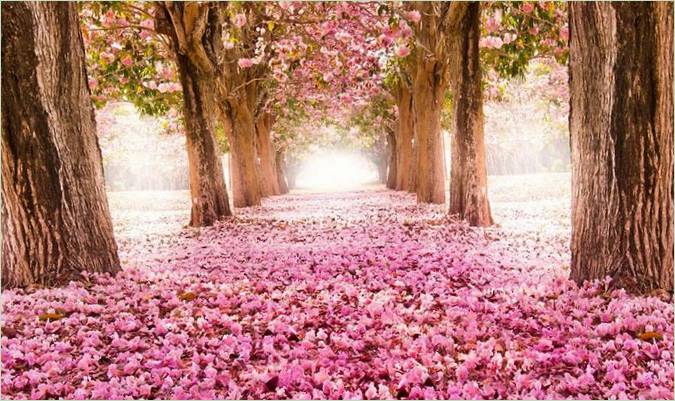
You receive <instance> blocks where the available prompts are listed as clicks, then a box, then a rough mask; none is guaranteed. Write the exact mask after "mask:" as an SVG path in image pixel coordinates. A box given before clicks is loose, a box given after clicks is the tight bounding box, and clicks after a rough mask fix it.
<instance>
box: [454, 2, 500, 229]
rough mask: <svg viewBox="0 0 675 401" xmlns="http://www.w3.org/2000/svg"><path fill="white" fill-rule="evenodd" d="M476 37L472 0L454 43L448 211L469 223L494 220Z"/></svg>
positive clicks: (476, 12) (477, 9) (476, 6)
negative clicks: (488, 189) (452, 134)
mask: <svg viewBox="0 0 675 401" xmlns="http://www.w3.org/2000/svg"><path fill="white" fill-rule="evenodd" d="M479 39H480V4H479V3H477V2H472V3H469V5H468V6H467V10H466V12H465V14H464V18H463V19H462V22H461V25H460V28H459V31H458V32H457V36H456V40H455V41H454V46H453V49H454V50H455V51H454V52H453V53H454V56H453V57H452V59H453V60H454V62H455V65H454V68H453V69H452V71H453V74H452V77H453V78H452V91H453V92H452V93H453V95H454V99H455V100H454V102H453V104H454V108H455V110H454V113H453V119H454V136H453V140H452V150H451V152H452V157H451V162H452V165H451V172H450V209H449V212H450V214H457V215H459V216H460V217H461V218H463V219H465V220H467V221H468V222H469V224H470V225H472V226H489V225H491V224H492V223H493V221H492V214H491V213H490V203H489V202H488V194H487V167H486V164H485V141H484V134H483V91H482V88H481V67H480V54H479V49H478V41H479Z"/></svg>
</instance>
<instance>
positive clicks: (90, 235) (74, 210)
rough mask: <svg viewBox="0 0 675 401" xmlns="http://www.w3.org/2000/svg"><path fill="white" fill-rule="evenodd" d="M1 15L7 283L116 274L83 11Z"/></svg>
mask: <svg viewBox="0 0 675 401" xmlns="http://www.w3.org/2000/svg"><path fill="white" fill-rule="evenodd" d="M2 14H3V18H2V67H3V68H2V233H3V242H2V253H3V255H2V256H3V257H2V285H3V287H23V286H29V285H33V284H38V285H48V286H51V285H60V284H64V283H66V282H68V281H69V280H72V279H77V278H79V277H80V276H81V275H82V273H84V272H97V273H116V272H117V271H119V270H120V262H119V259H118V256H117V245H116V243H115V239H114V237H113V228H112V222H111V219H110V212H109V209H108V201H107V199H106V194H105V188H104V181H103V168H102V165H101V152H100V149H99V147H98V143H97V139H96V123H95V120H94V110H93V106H92V103H91V98H90V91H89V88H88V86H87V74H86V71H85V62H84V47H83V40H82V35H81V33H80V31H79V28H78V27H79V22H78V16H77V6H76V4H75V3H66V2H61V3H41V2H15V3H3V4H2Z"/></svg>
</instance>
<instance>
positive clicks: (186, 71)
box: [155, 2, 232, 226]
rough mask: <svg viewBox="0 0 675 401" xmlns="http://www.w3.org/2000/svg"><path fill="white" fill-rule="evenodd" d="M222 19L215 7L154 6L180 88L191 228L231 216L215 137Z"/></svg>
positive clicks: (160, 4)
mask: <svg viewBox="0 0 675 401" xmlns="http://www.w3.org/2000/svg"><path fill="white" fill-rule="evenodd" d="M222 19H223V13H222V9H221V5H220V4H217V3H200V4H198V3H173V2H166V3H158V4H157V9H156V14H155V25H156V26H157V31H158V32H159V33H162V34H165V35H167V36H168V37H169V39H170V41H171V44H172V46H173V52H174V54H175V57H176V65H177V66H178V71H179V75H180V81H181V85H182V87H183V115H184V119H185V128H186V144H187V151H188V166H189V170H190V198H191V200H192V212H191V217H190V225H192V226H208V225H212V224H213V223H214V222H215V221H216V220H218V219H220V218H221V217H224V216H231V215H232V211H231V209H230V204H229V200H228V196H227V190H226V188H225V177H224V175H223V166H222V162H221V159H220V151H219V148H218V144H217V143H216V135H215V116H216V114H217V111H218V107H217V104H216V94H215V90H214V88H216V87H217V75H218V73H219V69H220V68H221V63H222V55H221V53H222V50H223V44H222Z"/></svg>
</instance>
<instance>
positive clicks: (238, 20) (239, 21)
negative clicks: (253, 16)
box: [234, 13, 246, 28]
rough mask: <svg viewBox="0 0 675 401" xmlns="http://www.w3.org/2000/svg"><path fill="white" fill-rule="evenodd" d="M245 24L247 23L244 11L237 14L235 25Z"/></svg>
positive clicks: (238, 26)
mask: <svg viewBox="0 0 675 401" xmlns="http://www.w3.org/2000/svg"><path fill="white" fill-rule="evenodd" d="M244 25H246V15H245V14H243V13H239V14H236V15H235V16H234V26H236V27H237V28H242V27H243V26H244Z"/></svg>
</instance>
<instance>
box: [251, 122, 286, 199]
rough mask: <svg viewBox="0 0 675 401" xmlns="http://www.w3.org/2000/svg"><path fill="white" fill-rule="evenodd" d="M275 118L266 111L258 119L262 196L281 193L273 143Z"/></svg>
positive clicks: (257, 133)
mask: <svg viewBox="0 0 675 401" xmlns="http://www.w3.org/2000/svg"><path fill="white" fill-rule="evenodd" d="M273 122H274V120H273V117H272V115H271V114H270V113H265V114H263V115H262V116H260V117H259V118H258V121H256V125H255V128H256V150H257V154H258V160H259V164H258V166H259V171H258V173H259V174H258V179H259V180H260V191H261V195H262V196H271V195H279V194H280V193H281V192H280V190H279V180H278V179H277V166H276V158H275V152H274V144H272V137H271V131H272V124H273Z"/></svg>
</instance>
